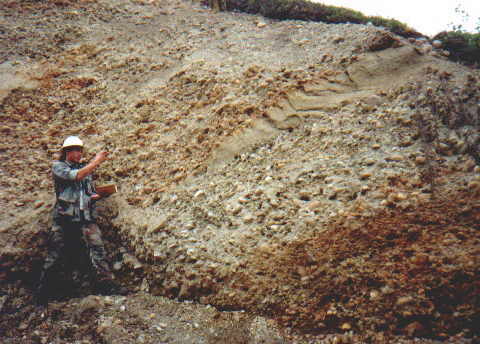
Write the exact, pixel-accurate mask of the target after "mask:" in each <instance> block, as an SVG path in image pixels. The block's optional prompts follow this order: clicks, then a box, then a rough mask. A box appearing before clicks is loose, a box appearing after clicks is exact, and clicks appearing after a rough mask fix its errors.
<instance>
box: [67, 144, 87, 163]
mask: <svg viewBox="0 0 480 344" xmlns="http://www.w3.org/2000/svg"><path fill="white" fill-rule="evenodd" d="M82 154H83V148H82V147H70V148H67V155H66V158H67V160H68V161H71V162H75V163H79V162H80V160H82Z"/></svg>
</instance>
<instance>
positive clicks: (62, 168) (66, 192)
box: [52, 161, 95, 222]
mask: <svg viewBox="0 0 480 344" xmlns="http://www.w3.org/2000/svg"><path fill="white" fill-rule="evenodd" d="M83 166H85V164H76V163H72V162H69V161H54V163H53V166H52V172H53V182H54V184H55V194H56V202H55V208H54V210H53V217H54V219H59V218H60V217H62V218H68V220H70V221H75V222H77V221H83V220H86V221H94V220H95V205H94V203H95V202H93V201H92V200H91V195H93V194H94V193H95V188H94V187H93V184H92V176H91V175H88V176H86V177H85V178H83V179H82V180H81V181H77V180H75V178H76V177H77V173H78V170H79V169H81V168H82V167H83Z"/></svg>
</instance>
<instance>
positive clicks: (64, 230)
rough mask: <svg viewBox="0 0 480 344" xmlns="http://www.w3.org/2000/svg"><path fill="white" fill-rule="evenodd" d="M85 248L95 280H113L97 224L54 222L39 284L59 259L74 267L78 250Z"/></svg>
mask: <svg viewBox="0 0 480 344" xmlns="http://www.w3.org/2000/svg"><path fill="white" fill-rule="evenodd" d="M85 248H86V250H87V254H88V257H89V261H90V263H91V265H92V267H93V269H94V270H95V273H96V275H97V276H96V277H97V279H98V280H104V279H113V274H112V272H111V270H110V267H109V265H108V262H107V259H106V253H105V248H104V246H103V241H102V237H101V232H100V229H99V228H98V226H97V224H95V223H93V222H83V223H76V222H70V221H66V220H63V221H62V220H57V221H54V223H53V226H52V231H51V233H50V238H49V251H48V256H47V258H46V259H45V262H44V264H43V269H42V272H41V276H40V283H41V284H43V283H45V281H44V280H45V279H46V278H47V276H46V275H47V274H48V273H49V272H50V270H52V268H53V267H54V266H55V265H56V264H57V263H58V262H59V260H60V259H64V260H66V261H67V262H68V263H70V264H69V265H75V263H77V260H78V257H79V255H80V252H79V250H81V249H85Z"/></svg>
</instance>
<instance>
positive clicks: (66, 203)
mask: <svg viewBox="0 0 480 344" xmlns="http://www.w3.org/2000/svg"><path fill="white" fill-rule="evenodd" d="M82 155H83V142H82V140H80V139H79V138H78V137H76V136H70V137H68V138H67V139H66V140H65V141H64V143H63V146H62V151H61V156H60V159H59V160H57V161H54V163H53V167H52V172H53V181H54V184H55V195H56V202H55V207H54V209H53V226H52V229H51V233H50V238H49V253H48V256H47V258H46V260H45V263H44V265H43V269H42V271H41V274H40V283H39V285H38V287H37V301H39V302H40V303H45V302H46V301H47V299H48V289H49V288H48V287H47V286H48V284H49V282H51V277H52V272H53V268H54V267H55V266H56V265H57V264H58V262H59V260H60V258H63V259H66V258H69V259H68V260H75V259H76V258H78V256H76V255H77V254H78V248H79V246H80V244H82V241H83V244H84V245H85V247H86V249H87V251H88V255H89V258H90V263H91V265H92V267H93V270H94V272H95V278H94V280H95V286H96V288H97V291H98V292H100V293H103V294H108V293H120V294H123V293H125V292H126V290H125V289H124V288H120V287H118V286H117V285H116V284H115V283H114V281H113V280H114V275H113V273H112V272H111V270H110V267H109V265H108V263H107V260H106V253H105V248H104V246H103V242H102V238H101V232H100V229H99V228H98V226H97V224H96V223H95V202H96V201H98V200H99V199H100V198H101V197H100V195H98V194H97V193H96V192H95V188H94V187H93V184H92V172H93V171H94V170H95V169H96V168H97V167H98V166H99V165H100V164H101V163H102V162H104V161H105V160H106V159H107V157H108V152H100V153H98V154H97V155H96V156H95V158H93V159H92V160H91V161H90V162H89V163H88V164H84V163H81V159H82Z"/></svg>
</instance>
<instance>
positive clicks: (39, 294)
mask: <svg viewBox="0 0 480 344" xmlns="http://www.w3.org/2000/svg"><path fill="white" fill-rule="evenodd" d="M49 300H50V295H49V293H48V290H47V287H46V286H45V284H43V283H41V284H39V285H38V286H37V288H35V290H34V292H33V301H34V302H35V304H37V306H46V305H48V301H49Z"/></svg>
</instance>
